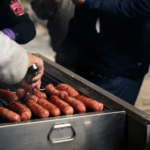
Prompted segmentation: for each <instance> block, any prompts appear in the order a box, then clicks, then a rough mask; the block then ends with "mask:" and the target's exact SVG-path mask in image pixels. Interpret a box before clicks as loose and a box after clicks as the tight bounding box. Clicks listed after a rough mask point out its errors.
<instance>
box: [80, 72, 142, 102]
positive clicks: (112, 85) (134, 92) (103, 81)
mask: <svg viewBox="0 0 150 150" xmlns="http://www.w3.org/2000/svg"><path fill="white" fill-rule="evenodd" d="M81 76H83V77H84V78H86V79H87V80H89V81H91V82H92V83H94V84H96V85H98V86H99V87H101V88H103V89H105V90H106V91H108V92H110V93H112V94H114V95H115V96H117V97H119V98H121V99H122V100H124V101H126V102H128V103H130V104H131V105H134V104H135V102H136V99H137V96H138V93H139V91H140V88H141V85H142V82H143V79H144V76H143V77H141V78H138V79H129V78H124V77H114V76H113V75H112V76H109V77H108V76H102V75H101V74H95V75H94V76H93V77H90V76H87V74H84V75H83V74H82V75H81Z"/></svg>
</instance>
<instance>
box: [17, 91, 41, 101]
mask: <svg viewBox="0 0 150 150" xmlns="http://www.w3.org/2000/svg"><path fill="white" fill-rule="evenodd" d="M16 94H17V95H18V97H19V98H20V99H21V98H22V97H24V94H25V93H24V89H17V91H16ZM28 99H32V100H33V101H35V102H37V101H38V99H39V98H38V97H37V96H35V95H31V94H30V93H29V92H27V96H26V98H25V100H28Z"/></svg>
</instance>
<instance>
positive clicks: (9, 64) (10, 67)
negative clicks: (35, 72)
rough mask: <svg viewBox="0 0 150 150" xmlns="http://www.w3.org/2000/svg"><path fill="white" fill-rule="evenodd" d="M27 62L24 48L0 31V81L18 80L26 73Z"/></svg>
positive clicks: (10, 81) (9, 82) (10, 82)
mask: <svg viewBox="0 0 150 150" xmlns="http://www.w3.org/2000/svg"><path fill="white" fill-rule="evenodd" d="M28 63H29V58H28V54H27V52H26V50H25V49H24V48H22V47H21V46H20V45H19V44H17V43H16V42H15V41H13V40H11V39H10V38H9V37H8V36H7V35H4V34H3V33H2V32H1V31H0V82H5V83H7V84H16V83H18V82H20V81H21V80H22V79H23V78H24V77H25V75H26V72H27V69H28Z"/></svg>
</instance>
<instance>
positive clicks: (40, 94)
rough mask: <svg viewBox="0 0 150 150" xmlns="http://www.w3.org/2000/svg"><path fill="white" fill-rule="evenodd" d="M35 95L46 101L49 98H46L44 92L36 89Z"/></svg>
mask: <svg viewBox="0 0 150 150" xmlns="http://www.w3.org/2000/svg"><path fill="white" fill-rule="evenodd" d="M34 95H35V96H37V97H38V98H42V99H43V98H44V99H46V98H47V96H46V94H45V93H44V92H41V91H39V90H37V89H34Z"/></svg>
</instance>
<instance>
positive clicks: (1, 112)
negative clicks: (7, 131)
mask: <svg viewBox="0 0 150 150" xmlns="http://www.w3.org/2000/svg"><path fill="white" fill-rule="evenodd" d="M0 118H1V119H4V120H7V121H11V122H19V121H20V115H18V114H17V113H15V112H13V111H11V110H9V109H7V108H3V107H0Z"/></svg>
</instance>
